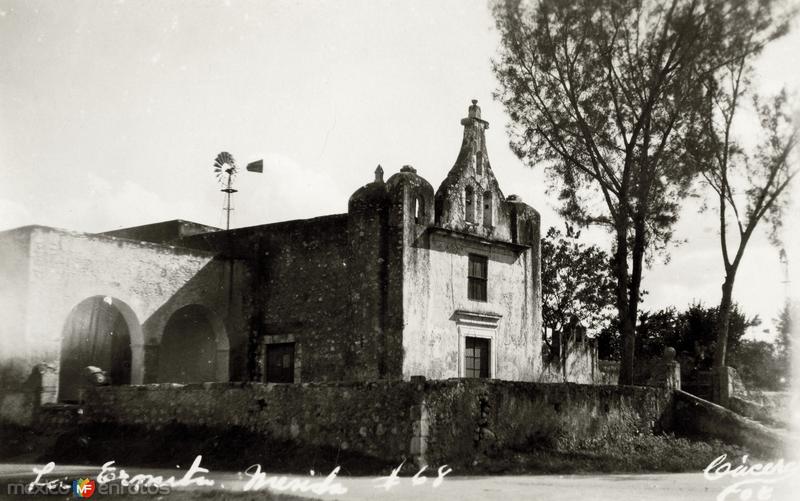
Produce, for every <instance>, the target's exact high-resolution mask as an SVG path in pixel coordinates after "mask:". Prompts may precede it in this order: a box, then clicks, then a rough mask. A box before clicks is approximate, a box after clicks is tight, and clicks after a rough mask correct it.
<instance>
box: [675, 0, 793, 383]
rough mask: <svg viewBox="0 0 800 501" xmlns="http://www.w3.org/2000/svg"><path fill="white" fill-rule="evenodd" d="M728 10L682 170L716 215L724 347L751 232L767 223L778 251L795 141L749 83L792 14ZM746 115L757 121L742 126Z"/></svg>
mask: <svg viewBox="0 0 800 501" xmlns="http://www.w3.org/2000/svg"><path fill="white" fill-rule="evenodd" d="M730 4H731V6H732V10H731V12H732V13H734V14H735V15H730V16H727V17H724V18H723V17H720V18H719V19H718V23H720V24H722V23H725V24H726V25H727V26H728V32H729V35H728V36H727V37H724V42H725V43H724V44H723V45H722V46H721V47H720V51H721V54H722V55H723V56H724V57H722V58H721V60H722V62H721V64H717V65H715V66H713V67H712V68H710V69H709V71H708V72H707V74H706V78H705V79H703V80H700V81H699V83H700V84H702V85H703V87H704V88H705V93H706V95H705V99H704V100H705V103H704V105H703V107H702V113H701V114H700V115H699V116H698V123H699V124H700V134H699V135H698V136H696V137H694V140H693V141H689V142H688V143H687V145H686V146H687V150H686V151H687V156H686V162H687V164H693V165H695V166H696V168H697V169H698V170H700V171H701V172H702V174H703V178H704V179H705V183H706V184H707V185H708V186H709V187H710V188H711V190H712V191H713V194H714V199H715V205H716V209H717V214H718V224H719V233H720V249H721V254H722V263H723V266H724V270H725V277H724V280H723V282H722V294H721V299H720V306H719V311H720V315H719V317H718V323H717V326H716V332H717V336H718V337H719V343H720V346H723V347H724V346H726V344H727V343H726V342H725V338H726V337H727V336H728V335H729V330H730V327H729V312H730V310H731V305H732V303H733V287H734V283H735V280H736V273H737V271H738V268H739V265H740V263H741V260H742V257H743V256H744V253H745V249H746V247H747V244H748V242H749V240H750V238H751V237H752V235H753V232H754V231H755V229H756V227H757V226H758V225H759V224H760V223H762V222H763V223H766V225H767V226H768V228H769V230H770V236H771V238H772V240H773V242H775V243H778V235H779V231H778V230H779V229H780V227H781V226H782V221H783V213H784V211H785V209H786V206H787V203H788V190H787V188H788V186H789V184H790V183H791V181H792V179H793V178H794V177H795V175H796V174H797V172H798V170H799V169H798V167H797V165H796V164H793V163H792V155H793V152H794V150H795V149H796V147H797V142H798V139H800V135H798V131H797V126H796V124H794V123H793V120H792V117H791V111H792V110H790V106H789V104H788V101H787V94H786V92H785V91H782V92H780V93H778V94H777V95H775V96H773V97H772V98H769V99H764V98H763V97H761V96H759V95H758V94H757V93H756V92H755V90H754V87H755V86H754V83H753V76H754V64H755V62H756V60H757V57H758V55H759V54H760V52H761V51H762V49H763V48H764V47H765V46H766V44H768V43H769V42H770V41H772V40H774V39H776V38H778V37H779V36H782V35H783V34H784V33H786V31H787V29H788V20H789V19H790V17H791V13H776V8H775V5H774V4H775V2H773V1H772V0H761V1H758V2H751V1H746V0H732V1H731V2H730ZM717 14H719V13H717ZM748 102H749V103H751V106H750V107H749V108H748ZM748 112H749V113H750V114H752V115H753V116H754V118H755V120H747V121H742V118H745V117H746V116H745V114H747V113H748ZM737 119H739V120H738V125H739V138H737ZM754 124H757V127H755V129H756V133H755V134H754V133H753V127H752V126H753V125H754ZM742 125H745V127H741V126H742ZM753 136H756V137H757V140H756V141H755V144H754V145H750V146H748V145H747V144H745V143H746V142H748V141H751V140H752V139H753ZM725 359H726V350H725V349H722V350H717V351H716V354H715V360H714V364H715V366H717V367H721V366H723V365H725Z"/></svg>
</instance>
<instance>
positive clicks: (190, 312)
mask: <svg viewBox="0 0 800 501" xmlns="http://www.w3.org/2000/svg"><path fill="white" fill-rule="evenodd" d="M229 350H230V348H229V342H228V335H227V333H226V331H225V326H224V324H223V323H222V321H221V320H220V319H219V318H218V317H217V315H216V314H214V312H212V311H211V310H210V309H208V308H207V307H205V306H202V305H199V304H190V305H187V306H184V307H182V308H179V309H177V310H176V311H175V312H174V313H173V314H172V315H171V316H170V318H169V320H167V323H166V325H165V326H164V333H163V336H162V337H161V346H160V347H159V356H158V360H159V363H158V378H157V380H158V381H159V382H162V383H202V382H212V381H217V382H225V381H228V355H229Z"/></svg>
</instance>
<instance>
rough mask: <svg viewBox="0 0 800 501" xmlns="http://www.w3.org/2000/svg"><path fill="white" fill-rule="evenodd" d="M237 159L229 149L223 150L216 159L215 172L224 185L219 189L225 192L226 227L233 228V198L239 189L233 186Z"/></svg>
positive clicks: (227, 228)
mask: <svg viewBox="0 0 800 501" xmlns="http://www.w3.org/2000/svg"><path fill="white" fill-rule="evenodd" d="M236 173H237V169H236V161H235V160H234V159H233V155H231V154H230V153H228V152H227V151H223V152H222V153H220V154H219V155H217V158H215V159H214V174H215V175H216V176H217V181H219V183H220V185H222V189H221V190H219V191H221V192H223V193H225V209H224V210H225V229H226V230H230V229H231V211H232V210H233V208H232V207H231V198H232V195H233V194H234V193H236V192H237V191H238V190H236V189H234V188H233V178H234V177H235V176H236Z"/></svg>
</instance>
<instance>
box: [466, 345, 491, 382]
mask: <svg viewBox="0 0 800 501" xmlns="http://www.w3.org/2000/svg"><path fill="white" fill-rule="evenodd" d="M464 343H465V347H464V348H465V351H464V368H465V370H464V375H465V376H466V377H484V378H488V377H489V340H488V339H485V338H480V337H468V338H466V339H465V340H464Z"/></svg>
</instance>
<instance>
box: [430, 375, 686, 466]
mask: <svg viewBox="0 0 800 501" xmlns="http://www.w3.org/2000/svg"><path fill="white" fill-rule="evenodd" d="M671 396H672V392H671V391H669V390H666V389H661V388H644V387H633V386H625V387H623V386H597V385H580V384H571V383H567V384H548V383H538V384H537V383H520V382H508V381H479V380H468V379H467V380H448V381H434V382H429V383H428V384H427V385H426V392H425V402H424V404H425V405H424V407H425V408H426V409H427V412H428V415H429V417H430V423H429V430H430V432H429V436H428V447H427V454H426V457H427V459H428V460H429V461H431V462H432V463H440V462H447V461H453V458H460V457H471V456H473V455H474V453H475V452H476V451H478V450H487V449H488V450H491V449H492V448H495V447H503V448H510V449H516V450H529V449H530V448H532V447H543V448H558V449H560V450H564V451H569V450H575V449H577V448H581V447H591V446H592V445H596V444H597V443H598V442H603V441H613V440H615V439H617V438H620V437H622V436H624V435H628V436H631V435H638V434H640V433H652V432H654V431H659V430H660V429H668V428H669V426H670V419H671V413H670V411H671Z"/></svg>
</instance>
